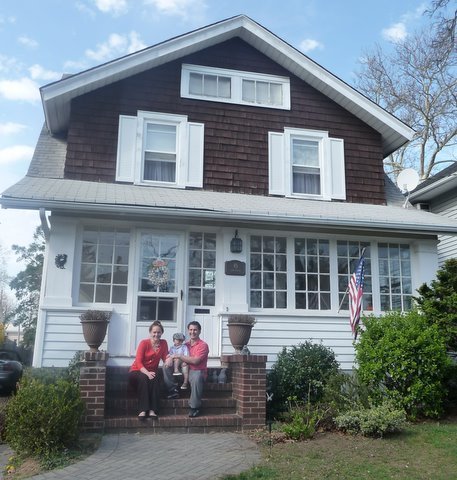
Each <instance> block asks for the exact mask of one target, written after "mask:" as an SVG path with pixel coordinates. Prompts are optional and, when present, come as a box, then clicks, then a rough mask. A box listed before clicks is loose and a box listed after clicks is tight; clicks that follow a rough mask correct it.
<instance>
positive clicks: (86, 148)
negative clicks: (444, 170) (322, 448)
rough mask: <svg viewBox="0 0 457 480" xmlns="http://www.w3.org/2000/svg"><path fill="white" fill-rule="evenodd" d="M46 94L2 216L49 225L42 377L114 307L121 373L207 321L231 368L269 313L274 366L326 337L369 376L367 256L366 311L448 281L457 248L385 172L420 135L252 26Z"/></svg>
mask: <svg viewBox="0 0 457 480" xmlns="http://www.w3.org/2000/svg"><path fill="white" fill-rule="evenodd" d="M41 95H42V101H43V108H44V112H45V120H46V126H45V128H44V129H43V131H42V133H41V136H40V138H39V140H38V144H37V147H36V151H35V154H34V156H33V159H32V163H31V165H30V169H29V171H28V173H27V176H26V177H25V178H24V179H22V180H21V181H20V182H18V183H17V184H16V185H14V186H12V187H10V188H9V189H8V190H7V191H5V192H4V193H3V196H2V198H1V200H0V201H1V203H2V205H3V207H6V208H17V209H20V208H23V209H37V210H40V212H41V218H42V223H43V226H44V227H45V229H47V228H49V231H47V232H46V234H47V254H46V261H45V265H44V281H43V287H42V292H41V294H42V298H41V306H40V313H39V321H38V328H37V334H36V345H35V356H34V365H36V366H49V365H66V364H67V363H68V361H69V360H70V359H71V358H72V357H73V354H74V352H75V351H76V350H82V349H84V348H86V347H85V344H84V341H83V337H82V333H81V326H80V323H79V314H80V313H81V312H82V311H83V310H85V309H88V308H92V309H93V308H97V309H106V310H112V311H113V316H112V319H111V322H110V325H109V330H108V335H107V339H106V341H105V343H104V345H103V346H102V348H104V349H106V350H107V351H108V352H109V355H110V360H109V361H110V363H111V364H112V365H129V364H130V363H131V361H132V356H133V355H134V353H135V349H136V346H137V344H138V341H139V340H140V339H141V338H144V337H146V336H147V330H148V326H149V325H150V323H151V322H152V321H153V320H155V319H160V320H161V321H162V322H163V324H164V327H165V338H166V339H167V340H168V341H171V337H172V335H173V333H175V332H176V331H185V329H186V324H187V322H188V321H190V320H194V319H195V320H198V321H199V322H200V323H201V324H202V326H203V334H202V336H203V337H204V338H205V339H206V340H207V341H208V343H209V345H210V356H211V359H210V361H211V364H212V365H218V362H219V357H220V355H221V354H222V353H231V352H233V348H232V347H231V345H230V342H229V338H228V331H227V325H226V323H227V316H228V315H230V314H233V313H247V312H249V313H250V314H253V315H255V316H256V318H257V324H256V325H255V327H254V329H253V332H252V337H251V341H250V343H249V349H250V351H251V353H253V354H262V355H268V366H271V364H272V362H274V360H275V359H276V355H277V353H278V352H279V351H280V350H281V349H282V347H283V346H290V345H294V344H297V343H299V342H302V341H305V340H312V341H315V342H319V341H322V342H323V343H324V344H325V345H327V346H328V347H331V348H332V349H333V350H334V351H335V353H336V355H337V358H338V360H339V362H340V364H341V365H342V367H343V368H346V369H349V368H351V366H352V363H353V359H354V350H353V344H352V336H351V329H350V326H349V321H348V310H347V298H346V299H345V301H344V302H343V305H342V308H341V310H340V309H339V305H340V302H341V301H342V299H343V297H344V294H345V290H346V287H347V284H348V279H349V276H350V273H351V272H352V271H353V269H354V267H355V265H356V262H357V260H358V258H359V255H360V252H361V249H362V248H363V247H368V248H367V249H366V257H367V269H366V276H365V282H366V283H365V295H364V309H365V311H369V312H374V313H375V314H380V313H381V312H383V311H385V310H390V309H392V308H394V309H403V310H407V309H409V308H410V306H411V297H412V295H413V293H414V291H415V289H416V288H417V287H418V286H419V285H421V284H422V283H423V282H425V281H430V280H431V279H432V278H433V277H434V274H435V271H436V269H437V253H436V244H437V234H455V233H457V221H455V220H451V219H445V218H443V217H441V216H437V215H433V214H430V213H427V212H422V211H419V210H417V209H413V208H410V209H404V208H402V204H403V202H404V200H403V197H402V196H401V194H400V193H399V191H398V190H397V189H396V188H395V186H394V185H393V184H392V182H390V180H388V179H387V177H386V176H385V174H384V171H383V158H385V157H386V156H387V155H389V154H390V153H392V152H393V151H395V150H396V149H397V148H399V147H400V146H402V145H403V144H404V143H406V142H407V141H408V140H409V139H410V138H411V136H412V133H413V132H412V130H411V129H410V128H409V127H407V126H406V125H405V124H403V123H402V122H401V121H399V120H398V119H397V118H395V117H393V116H392V115H390V114H389V113H387V112H386V111H385V110H383V109H382V108H380V107H379V106H377V105H375V104H374V103H372V102H371V101H370V100H368V99H367V98H366V97H364V96H363V95H361V94H360V93H358V92H357V91H355V90H354V89H353V88H352V87H350V86H348V85H347V84H346V83H344V82H342V81H341V80H339V79H338V78H337V77H335V76H334V75H332V74H331V73H329V72H328V71H327V70H325V69H324V68H322V67H321V66H319V65H317V64H316V63H314V62H313V61H312V60H310V59H309V58H308V57H307V56H305V55H303V54H302V53H300V52H299V51H297V50H296V49H294V48H293V47H291V46H290V45H288V44H287V43H285V42H284V41H282V40H281V39H280V38H278V37H276V36H275V35H274V34H272V33H271V32H269V31H268V30H266V29H265V28H263V27H262V26H261V25H259V24H257V23H256V22H254V21H252V20H251V19H249V18H247V17H245V16H237V17H233V18H230V19H228V20H225V21H222V22H219V23H216V24H213V25H210V26H207V27H204V28H201V29H199V30H196V31H193V32H191V33H188V34H185V35H182V36H180V37H176V38H173V39H171V40H168V41H166V42H163V43H160V44H158V45H156V46H153V47H150V48H146V49H144V50H142V51H140V52H137V53H134V54H131V55H128V56H126V57H123V58H120V59H117V60H114V61H112V62H108V63H105V64H103V65H100V66H98V67H95V68H92V69H90V70H87V71H84V72H81V73H79V74H76V75H73V76H69V77H66V78H63V79H62V80H60V81H58V82H54V83H51V84H49V85H46V86H44V87H42V89H41ZM46 212H48V213H50V217H49V219H48V218H47V217H46ZM48 220H49V222H50V227H48V224H47V222H48Z"/></svg>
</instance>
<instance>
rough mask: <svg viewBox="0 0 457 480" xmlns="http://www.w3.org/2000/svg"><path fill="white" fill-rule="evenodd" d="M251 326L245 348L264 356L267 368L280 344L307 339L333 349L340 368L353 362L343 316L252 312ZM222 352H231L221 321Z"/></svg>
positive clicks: (351, 340) (286, 344)
mask: <svg viewBox="0 0 457 480" xmlns="http://www.w3.org/2000/svg"><path fill="white" fill-rule="evenodd" d="M254 315H255V317H256V320H257V323H256V324H255V325H254V327H253V329H252V332H251V339H250V341H249V345H248V348H249V351H250V352H251V353H252V354H254V355H267V357H268V360H267V368H271V367H272V365H273V363H274V362H275V360H276V356H277V354H278V353H279V352H281V350H282V349H283V347H291V346H293V345H297V344H298V343H303V342H305V341H310V342H312V343H322V345H324V346H326V347H328V348H330V349H332V350H333V351H334V352H335V356H336V359H337V360H338V362H339V363H340V366H341V368H342V369H343V370H350V369H351V368H352V366H353V363H354V348H353V338H352V335H351V328H350V326H349V319H348V317H347V315H341V316H339V317H335V316H329V315H327V316H309V317H308V316H290V315H289V316H287V315H281V314H254ZM222 351H223V353H224V354H230V353H233V352H234V350H233V347H232V345H231V343H230V339H229V336H228V330H227V322H226V321H224V328H223V337H222Z"/></svg>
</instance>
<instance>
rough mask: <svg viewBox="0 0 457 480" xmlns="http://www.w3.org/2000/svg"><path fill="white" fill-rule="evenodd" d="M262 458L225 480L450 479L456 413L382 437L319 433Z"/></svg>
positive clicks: (455, 467)
mask: <svg viewBox="0 0 457 480" xmlns="http://www.w3.org/2000/svg"><path fill="white" fill-rule="evenodd" d="M262 452H263V458H264V460H263V462H262V463H261V464H260V465H259V466H257V467H255V468H253V469H251V470H249V471H248V472H245V473H243V474H241V475H239V476H228V477H224V479H225V480H228V479H231V480H234V479H237V480H253V479H263V480H270V479H271V480H273V479H278V478H287V479H290V480H298V479H300V480H303V479H306V480H317V479H319V480H321V479H326V480H333V479H335V480H336V479H338V480H346V479H347V480H349V479H351V480H357V479H360V480H362V479H370V480H377V479H379V480H381V479H382V480H385V479H398V480H400V479H401V480H408V479H411V480H426V479H427V480H428V479H430V480H431V479H433V480H451V479H452V480H453V479H455V478H457V473H456V472H457V416H454V417H453V418H449V419H448V420H446V421H441V422H438V421H427V422H424V423H417V424H413V425H410V426H409V427H408V428H407V429H406V430H405V432H403V433H401V434H399V435H393V436H390V437H387V438H384V439H372V438H365V437H361V436H349V435H343V434H339V433H318V434H316V436H315V438H314V439H312V440H308V441H304V442H296V443H293V442H289V443H276V444H273V445H272V447H271V448H270V446H269V445H268V435H267V436H264V437H263V440H262Z"/></svg>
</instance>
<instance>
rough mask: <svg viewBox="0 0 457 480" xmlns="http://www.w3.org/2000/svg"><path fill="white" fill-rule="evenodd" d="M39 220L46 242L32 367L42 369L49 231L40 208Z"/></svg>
mask: <svg viewBox="0 0 457 480" xmlns="http://www.w3.org/2000/svg"><path fill="white" fill-rule="evenodd" d="M39 212H40V220H41V228H42V230H43V234H44V238H45V240H46V250H45V255H44V260H43V272H42V276H41V286H40V300H39V306H38V318H37V325H36V332H35V343H34V348H33V360H32V366H33V367H42V366H43V342H44V328H45V325H44V322H45V321H46V312H45V311H44V310H43V309H42V308H41V306H42V305H43V300H44V297H45V291H44V290H45V288H46V278H47V275H48V249H49V239H50V238H51V229H50V228H49V224H48V220H47V218H46V211H45V209H44V208H40V210H39Z"/></svg>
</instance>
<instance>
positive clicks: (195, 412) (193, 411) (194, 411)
mask: <svg viewBox="0 0 457 480" xmlns="http://www.w3.org/2000/svg"><path fill="white" fill-rule="evenodd" d="M199 413H200V410H199V409H198V408H191V409H190V412H189V417H190V418H195V417H198V415H199Z"/></svg>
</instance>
